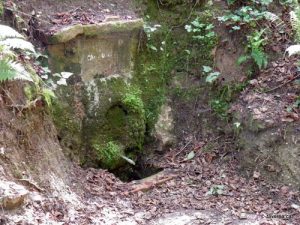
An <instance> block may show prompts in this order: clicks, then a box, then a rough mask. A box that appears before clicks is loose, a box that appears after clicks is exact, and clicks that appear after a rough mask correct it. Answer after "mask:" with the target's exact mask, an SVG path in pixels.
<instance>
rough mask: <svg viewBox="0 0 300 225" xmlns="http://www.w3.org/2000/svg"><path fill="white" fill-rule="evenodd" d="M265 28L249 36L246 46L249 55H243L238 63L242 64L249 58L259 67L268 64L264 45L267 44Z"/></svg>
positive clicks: (261, 67)
mask: <svg viewBox="0 0 300 225" xmlns="http://www.w3.org/2000/svg"><path fill="white" fill-rule="evenodd" d="M264 32H265V31H264V30H261V31H255V32H253V33H252V34H251V35H249V36H247V40H248V44H247V48H246V52H247V53H248V54H247V55H242V56H241V57H240V58H239V59H238V62H237V63H238V64H239V65H240V64H242V63H244V62H246V61H247V60H249V59H252V60H253V61H254V62H255V64H256V65H257V66H258V68H259V69H264V68H266V67H267V65H268V59H267V55H266V53H265V52H264V46H265V45H266V44H267V40H266V38H264Z"/></svg>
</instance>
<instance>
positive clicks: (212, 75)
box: [203, 66, 221, 83]
mask: <svg viewBox="0 0 300 225" xmlns="http://www.w3.org/2000/svg"><path fill="white" fill-rule="evenodd" d="M203 72H204V73H205V74H207V77H206V79H205V81H206V82H207V83H213V82H214V81H215V80H217V79H218V77H219V76H220V75H221V73H220V72H218V71H213V69H212V68H211V67H210V66H203Z"/></svg>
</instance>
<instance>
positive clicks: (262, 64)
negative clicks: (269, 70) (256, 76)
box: [251, 48, 268, 69]
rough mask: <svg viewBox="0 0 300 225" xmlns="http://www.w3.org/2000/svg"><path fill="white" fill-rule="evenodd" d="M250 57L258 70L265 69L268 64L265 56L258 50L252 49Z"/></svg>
mask: <svg viewBox="0 0 300 225" xmlns="http://www.w3.org/2000/svg"><path fill="white" fill-rule="evenodd" d="M251 57H252V58H253V60H254V62H255V63H256V65H257V66H258V68H259V69H262V68H263V69H265V68H266V67H267V64H268V60H267V56H266V54H265V53H264V52H263V51H261V50H260V49H257V48H254V49H252V52H251Z"/></svg>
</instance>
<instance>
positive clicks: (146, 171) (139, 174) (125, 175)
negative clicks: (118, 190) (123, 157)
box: [110, 160, 163, 182]
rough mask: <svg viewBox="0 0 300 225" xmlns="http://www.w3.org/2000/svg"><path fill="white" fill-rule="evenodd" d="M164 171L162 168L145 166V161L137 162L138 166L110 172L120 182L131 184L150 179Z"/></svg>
mask: <svg viewBox="0 0 300 225" xmlns="http://www.w3.org/2000/svg"><path fill="white" fill-rule="evenodd" d="M162 170H163V169H162V168H159V167H155V166H153V165H149V164H145V163H144V162H143V160H137V164H136V165H135V166H131V165H126V166H124V167H121V168H119V169H117V170H113V171H110V172H112V173H113V174H115V175H116V176H117V177H118V178H119V179H120V180H122V181H124V182H130V181H133V180H140V179H143V178H146V177H149V176H151V175H154V174H156V173H158V172H160V171H162Z"/></svg>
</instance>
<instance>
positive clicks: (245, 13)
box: [218, 0, 273, 30]
mask: <svg viewBox="0 0 300 225" xmlns="http://www.w3.org/2000/svg"><path fill="white" fill-rule="evenodd" d="M272 2H273V0H250V1H243V2H241V1H237V0H227V3H228V4H229V5H233V4H236V3H240V4H242V6H240V7H238V8H237V9H235V10H233V11H229V12H227V13H226V15H224V16H220V17H218V20H219V21H220V22H224V23H226V24H227V25H228V26H231V29H232V30H240V29H241V27H242V26H245V25H246V26H250V27H256V26H257V23H258V22H259V21H261V20H264V19H271V18H270V15H272V13H270V12H269V11H267V10H266V6H268V5H269V4H270V3H272Z"/></svg>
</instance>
